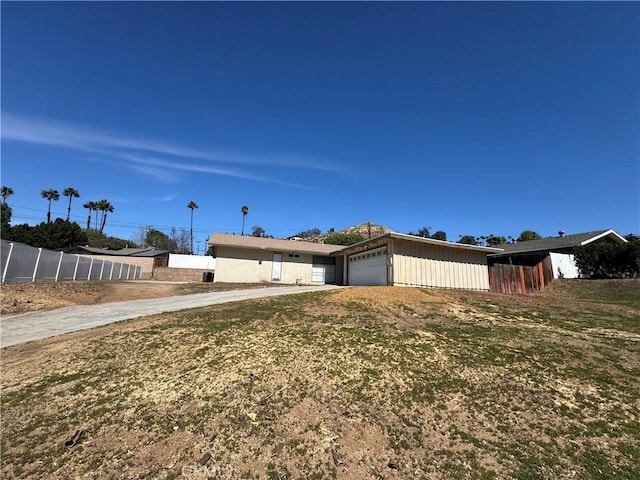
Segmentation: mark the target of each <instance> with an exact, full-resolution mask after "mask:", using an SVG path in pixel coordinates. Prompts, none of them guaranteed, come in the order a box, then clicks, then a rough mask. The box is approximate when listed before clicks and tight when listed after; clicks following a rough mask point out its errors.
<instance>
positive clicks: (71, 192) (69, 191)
mask: <svg viewBox="0 0 640 480" xmlns="http://www.w3.org/2000/svg"><path fill="white" fill-rule="evenodd" d="M62 195H64V196H65V197H69V206H68V207H67V222H68V221H69V219H70V218H71V199H72V198H74V197H75V198H78V197H80V192H79V191H78V190H76V189H75V188H73V187H68V188H65V189H64V190H63V191H62Z"/></svg>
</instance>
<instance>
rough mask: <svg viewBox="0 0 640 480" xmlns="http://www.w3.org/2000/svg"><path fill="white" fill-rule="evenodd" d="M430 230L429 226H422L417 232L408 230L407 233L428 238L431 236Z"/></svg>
mask: <svg viewBox="0 0 640 480" xmlns="http://www.w3.org/2000/svg"><path fill="white" fill-rule="evenodd" d="M430 230H431V227H422V228H421V229H420V230H418V232H417V233H414V232H409V233H408V234H407V235H413V236H414V237H422V238H429V237H430V236H431V235H430Z"/></svg>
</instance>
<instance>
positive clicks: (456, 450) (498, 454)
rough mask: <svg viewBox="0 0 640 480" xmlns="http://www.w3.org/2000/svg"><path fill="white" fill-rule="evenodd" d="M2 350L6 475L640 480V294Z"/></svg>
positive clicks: (331, 298) (301, 298) (356, 297)
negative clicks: (608, 479) (590, 479)
mask: <svg viewBox="0 0 640 480" xmlns="http://www.w3.org/2000/svg"><path fill="white" fill-rule="evenodd" d="M1 354H2V390H1V396H2V445H1V446H2V466H1V470H0V473H1V474H2V477H3V478H54V479H67V478H81V479H102V478H122V479H143V478H144V479H167V478H169V479H175V478H185V479H187V478H191V479H198V478H224V479H240V478H251V479H270V480H277V479H294V478H296V479H324V478H337V479H349V480H351V479H353V480H363V479H434V480H435V479H438V480H439V479H460V478H468V479H507V478H517V479H549V480H551V479H589V478H593V479H596V478H597V479H606V478H610V479H614V478H615V479H618V478H622V479H637V478H640V413H639V411H640V380H639V379H640V282H639V281H636V280H630V281H623V282H584V281H583V282H577V281H557V282H554V283H552V284H551V286H550V288H548V289H547V291H546V292H544V293H543V294H541V295H537V296H531V297H516V296H507V295H498V294H490V293H481V292H457V291H443V290H420V289H413V288H387V287H362V288H349V289H343V290H338V291H331V292H318V293H311V294H301V295H295V296H289V297H282V298H271V299H261V300H253V301H247V302H240V303H236V304H227V305H218V306H212V307H206V308H200V309H194V310H188V311H183V312H177V313H173V314H165V315H157V316H153V317H147V318H143V319H137V320H131V321H127V322H121V323H118V324H114V325H108V326H105V327H100V328H96V329H93V330H89V331H82V332H77V333H73V334H69V335H64V336H60V337H55V338H51V339H46V340H42V341H37V342H31V343H28V344H24V345H17V346H14V347H9V348H5V349H3V350H2V351H1ZM76 432H80V433H79V434H78V435H74V434H75V433H76ZM65 442H68V443H67V445H65Z"/></svg>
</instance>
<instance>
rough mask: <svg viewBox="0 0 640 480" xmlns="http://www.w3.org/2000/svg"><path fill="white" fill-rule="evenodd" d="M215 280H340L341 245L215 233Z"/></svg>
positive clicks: (334, 281) (242, 281)
mask: <svg viewBox="0 0 640 480" xmlns="http://www.w3.org/2000/svg"><path fill="white" fill-rule="evenodd" d="M208 243H209V245H212V246H213V256H214V257H215V259H216V272H215V276H214V281H215V282H232V283H235V282H239V283H262V282H282V283H304V284H310V283H319V284H322V283H341V282H342V278H341V276H340V275H339V274H340V272H341V269H336V261H337V260H338V259H337V258H336V257H334V256H332V255H331V254H332V253H333V252H335V251H337V250H339V249H340V248H342V247H341V246H340V245H325V244H323V243H313V242H305V241H301V240H286V239H279V238H264V237H253V236H244V235H226V234H217V233H214V234H213V235H211V237H209V240H208Z"/></svg>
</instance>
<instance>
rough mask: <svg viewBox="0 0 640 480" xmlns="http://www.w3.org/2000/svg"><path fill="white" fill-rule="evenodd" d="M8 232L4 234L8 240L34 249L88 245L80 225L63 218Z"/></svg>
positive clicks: (19, 226) (16, 228) (15, 228)
mask: <svg viewBox="0 0 640 480" xmlns="http://www.w3.org/2000/svg"><path fill="white" fill-rule="evenodd" d="M7 230H8V231H7V232H3V236H4V237H5V238H6V239H7V240H14V241H16V242H21V243H26V244H27V245H31V246H32V247H39V248H48V249H51V250H55V249H60V248H66V247H71V246H75V245H85V244H86V243H87V235H86V233H85V232H83V231H82V228H81V227H80V225H78V224H77V223H76V222H67V221H66V220H63V219H61V218H56V220H55V222H53V223H45V222H42V223H41V224H39V225H35V226H33V227H32V226H30V225H27V224H26V223H25V224H22V225H16V226H14V227H11V228H9V229H7Z"/></svg>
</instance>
